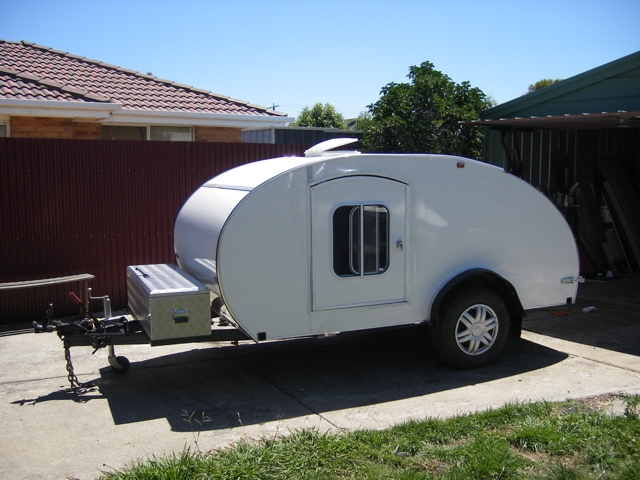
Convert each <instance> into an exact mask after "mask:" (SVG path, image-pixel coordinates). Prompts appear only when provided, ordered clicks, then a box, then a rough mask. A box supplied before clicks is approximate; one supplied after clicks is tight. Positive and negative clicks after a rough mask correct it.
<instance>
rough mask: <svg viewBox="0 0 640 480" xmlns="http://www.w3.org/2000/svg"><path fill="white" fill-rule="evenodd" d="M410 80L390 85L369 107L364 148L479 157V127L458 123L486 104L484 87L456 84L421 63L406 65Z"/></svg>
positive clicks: (474, 114) (480, 141)
mask: <svg viewBox="0 0 640 480" xmlns="http://www.w3.org/2000/svg"><path fill="white" fill-rule="evenodd" d="M407 77H408V78H409V80H410V83H389V84H387V85H386V86H384V87H383V88H382V91H381V97H380V99H379V100H378V101H377V102H376V103H374V104H372V105H369V106H368V108H369V112H370V113H371V116H372V118H371V119H370V120H368V121H367V122H365V129H364V138H363V141H362V144H363V150H365V151H371V152H425V153H446V154H454V155H463V156H467V157H474V158H478V157H479V156H480V154H481V153H482V135H483V134H482V131H481V130H480V128H478V127H475V126H471V125H461V124H460V121H465V120H466V121H471V120H477V119H478V118H479V117H480V112H482V111H484V110H486V109H488V108H490V106H491V105H490V103H489V101H488V100H487V97H486V95H485V94H484V93H483V92H482V90H480V89H478V88H473V87H471V85H470V84H469V82H463V83H461V84H456V83H455V82H453V81H452V80H451V79H450V78H449V77H448V76H447V75H445V74H443V73H441V72H439V71H437V70H435V69H434V67H433V64H432V63H430V62H424V63H422V64H421V65H420V66H412V67H410V68H409V75H407Z"/></svg>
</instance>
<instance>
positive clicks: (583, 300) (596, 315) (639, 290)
mask: <svg viewBox="0 0 640 480" xmlns="http://www.w3.org/2000/svg"><path fill="white" fill-rule="evenodd" d="M584 308H587V309H591V308H594V310H593V311H591V312H585V311H584V310H583V309H584ZM638 327H640V276H637V275H635V276H631V277H629V278H623V279H622V278H614V279H611V280H603V281H587V282H586V283H584V284H581V285H580V286H579V288H578V298H577V300H576V304H575V305H568V306H565V307H554V308H549V309H541V310H535V311H531V312H528V313H527V316H526V317H525V320H524V328H525V330H529V331H531V332H535V333H538V334H541V335H546V336H550V337H554V338H559V339H562V340H567V341H570V342H575V343H581V344H583V345H590V346H592V347H598V348H604V349H606V350H612V351H616V352H620V353H626V354H629V355H637V356H640V328H638Z"/></svg>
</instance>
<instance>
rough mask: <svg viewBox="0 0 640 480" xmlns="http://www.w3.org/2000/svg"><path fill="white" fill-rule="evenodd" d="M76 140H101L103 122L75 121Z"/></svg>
mask: <svg viewBox="0 0 640 480" xmlns="http://www.w3.org/2000/svg"><path fill="white" fill-rule="evenodd" d="M73 138H74V140H101V139H102V124H101V123H99V122H73Z"/></svg>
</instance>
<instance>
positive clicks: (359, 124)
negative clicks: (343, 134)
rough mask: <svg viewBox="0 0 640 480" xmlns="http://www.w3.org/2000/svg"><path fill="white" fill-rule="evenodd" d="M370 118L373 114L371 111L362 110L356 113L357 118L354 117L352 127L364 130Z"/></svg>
mask: <svg viewBox="0 0 640 480" xmlns="http://www.w3.org/2000/svg"><path fill="white" fill-rule="evenodd" d="M372 118H373V116H372V115H371V112H369V110H364V111H362V112H360V115H358V118H356V120H355V122H354V124H353V127H354V129H355V130H366V129H367V127H368V125H369V122H371V119H372Z"/></svg>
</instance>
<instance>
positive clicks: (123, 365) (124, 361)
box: [111, 357, 131, 375]
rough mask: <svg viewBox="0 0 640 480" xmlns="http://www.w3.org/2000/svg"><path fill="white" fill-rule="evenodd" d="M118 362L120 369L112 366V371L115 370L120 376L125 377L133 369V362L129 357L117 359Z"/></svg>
mask: <svg viewBox="0 0 640 480" xmlns="http://www.w3.org/2000/svg"><path fill="white" fill-rule="evenodd" d="M116 362H117V363H118V367H114V366H113V365H111V370H113V371H114V372H115V373H116V374H118V375H124V374H125V373H127V372H128V371H129V368H130V367H131V362H129V359H128V358H127V357H116Z"/></svg>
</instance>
